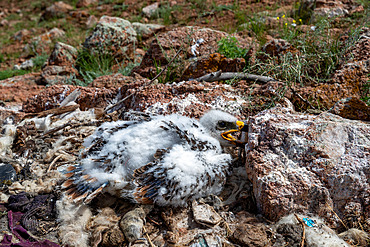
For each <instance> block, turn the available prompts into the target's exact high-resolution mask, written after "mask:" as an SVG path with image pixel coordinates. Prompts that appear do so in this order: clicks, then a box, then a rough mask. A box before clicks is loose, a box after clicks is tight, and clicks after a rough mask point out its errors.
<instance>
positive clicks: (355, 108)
mask: <svg viewBox="0 0 370 247" xmlns="http://www.w3.org/2000/svg"><path fill="white" fill-rule="evenodd" d="M328 112H330V113H333V114H336V115H339V116H341V117H343V118H348V119H353V120H364V121H370V106H368V105H367V104H366V103H365V102H364V101H362V100H360V99H359V98H355V97H350V98H346V99H341V100H340V101H338V102H337V103H336V104H335V105H334V106H333V108H331V109H330V110H329V111H328Z"/></svg>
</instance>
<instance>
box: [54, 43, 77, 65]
mask: <svg viewBox="0 0 370 247" xmlns="http://www.w3.org/2000/svg"><path fill="white" fill-rule="evenodd" d="M76 58H77V49H76V48H74V47H73V46H70V45H67V44H64V43H62V42H57V43H55V46H54V50H53V52H52V53H51V55H50V57H49V59H48V65H59V66H70V65H73V64H74V63H75V61H76Z"/></svg>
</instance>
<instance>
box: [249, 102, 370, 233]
mask: <svg viewBox="0 0 370 247" xmlns="http://www.w3.org/2000/svg"><path fill="white" fill-rule="evenodd" d="M246 152H247V162H246V169H247V173H248V177H249V179H251V181H252V182H253V191H254V196H255V197H256V201H257V206H258V208H259V210H260V211H261V212H262V213H263V214H264V215H265V216H266V217H267V218H269V219H271V220H277V219H279V218H281V217H282V216H284V215H287V214H289V213H292V212H296V213H305V214H307V213H311V214H314V215H319V216H321V217H324V218H325V219H326V220H327V221H328V222H329V223H330V224H331V226H332V227H339V226H341V223H340V222H339V221H340V219H341V220H343V222H344V223H345V224H346V225H347V226H348V227H358V226H359V224H360V223H361V224H362V225H366V223H365V222H364V219H367V218H369V217H370V184H369V178H370V166H369V161H370V125H369V124H366V123H364V122H360V121H355V120H347V119H343V118H341V117H339V116H336V115H333V114H330V113H322V114H321V115H318V116H314V115H306V114H301V113H297V112H294V111H293V110H292V109H291V108H283V107H280V106H278V107H275V108H272V109H269V110H265V111H263V112H261V113H259V114H257V115H256V116H254V117H251V118H250V119H249V133H248V143H247V145H246ZM335 214H337V215H335ZM338 217H339V218H340V219H339V218H338ZM366 227H369V226H366Z"/></svg>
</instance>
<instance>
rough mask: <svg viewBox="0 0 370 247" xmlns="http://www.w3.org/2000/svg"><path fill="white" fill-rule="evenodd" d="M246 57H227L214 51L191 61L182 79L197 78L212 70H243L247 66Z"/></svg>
mask: <svg viewBox="0 0 370 247" xmlns="http://www.w3.org/2000/svg"><path fill="white" fill-rule="evenodd" d="M245 65H246V63H245V59H244V58H235V59H231V58H226V57H225V56H224V55H221V54H219V53H212V54H209V55H204V56H202V57H199V58H195V59H194V60H191V61H190V64H189V65H187V66H186V68H185V71H184V73H183V74H182V76H181V78H180V81H183V80H189V79H195V78H198V77H201V76H203V75H206V74H208V73H211V72H216V71H219V70H221V71H222V72H241V71H243V69H244V67H245Z"/></svg>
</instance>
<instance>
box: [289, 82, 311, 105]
mask: <svg viewBox="0 0 370 247" xmlns="http://www.w3.org/2000/svg"><path fill="white" fill-rule="evenodd" d="M290 90H292V93H293V94H294V95H296V96H297V97H298V98H299V99H300V100H302V101H303V102H304V103H306V104H307V105H309V106H310V107H311V108H312V109H315V110H317V109H316V107H314V106H313V105H312V104H311V103H310V102H309V101H308V100H306V99H304V98H303V97H302V96H301V95H300V94H299V93H297V91H295V90H294V89H293V88H292V87H290Z"/></svg>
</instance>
